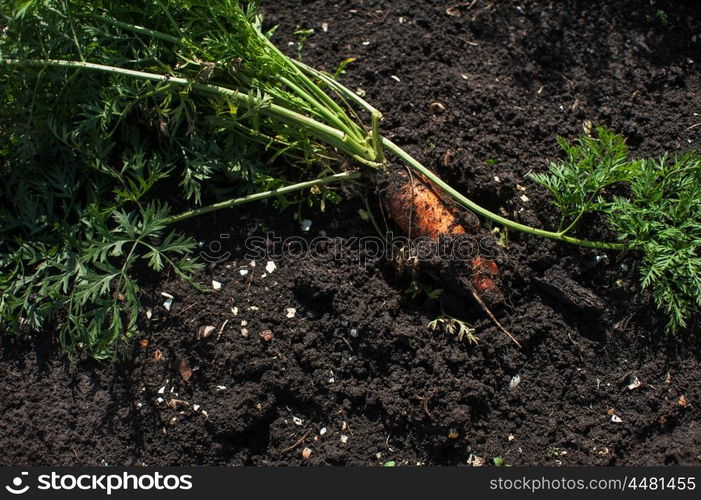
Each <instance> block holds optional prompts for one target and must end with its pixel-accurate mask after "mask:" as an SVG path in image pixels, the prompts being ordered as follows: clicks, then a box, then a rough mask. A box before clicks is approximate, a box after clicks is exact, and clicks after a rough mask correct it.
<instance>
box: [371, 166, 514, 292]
mask: <svg viewBox="0 0 701 500" xmlns="http://www.w3.org/2000/svg"><path fill="white" fill-rule="evenodd" d="M378 186H379V191H378V192H379V196H380V199H381V202H382V204H383V206H384V207H385V209H386V213H387V217H388V219H389V220H390V221H391V222H392V223H393V224H394V225H395V226H396V227H397V228H398V229H399V230H401V231H402V233H404V235H406V236H407V237H408V238H409V239H410V240H411V241H417V240H419V239H422V240H432V241H435V242H439V241H443V243H447V244H442V245H440V244H439V245H438V246H437V248H439V252H438V255H439V261H440V267H441V272H440V275H441V280H443V279H446V280H447V283H448V284H449V285H450V284H451V283H452V284H453V286H452V288H458V289H460V288H462V289H463V290H462V292H465V291H466V290H465V288H468V289H472V291H474V292H475V293H477V294H478V295H479V296H480V297H481V298H482V299H483V300H485V302H486V303H488V304H490V305H492V304H498V303H499V302H500V301H501V299H502V297H503V294H502V291H501V289H500V285H499V276H500V271H499V266H498V265H497V263H496V262H495V261H494V260H493V259H494V257H495V255H494V252H493V250H494V248H495V245H493V244H492V243H493V241H494V238H493V237H492V236H491V235H490V234H488V233H487V232H486V231H484V229H483V228H482V227H481V226H480V223H479V219H478V218H477V216H476V215H474V214H473V213H471V212H469V211H467V210H457V209H456V208H455V207H454V206H453V205H451V204H450V203H449V202H447V201H446V200H445V199H444V198H443V197H441V195H440V192H439V190H438V189H437V188H436V187H435V186H433V184H432V183H431V182H430V181H429V180H427V179H425V178H424V177H422V176H419V175H416V174H414V173H411V172H409V171H407V170H406V169H402V168H396V169H391V171H390V172H388V173H387V175H386V178H384V179H382V180H381V181H380V182H379V183H378ZM485 243H487V244H486V245H485ZM435 264H436V261H435V259H434V261H433V265H428V266H426V267H427V268H429V269H430V268H435ZM466 274H467V275H469V280H468V281H467V282H466V281H465V280H464V279H461V277H464V276H465V275H466Z"/></svg>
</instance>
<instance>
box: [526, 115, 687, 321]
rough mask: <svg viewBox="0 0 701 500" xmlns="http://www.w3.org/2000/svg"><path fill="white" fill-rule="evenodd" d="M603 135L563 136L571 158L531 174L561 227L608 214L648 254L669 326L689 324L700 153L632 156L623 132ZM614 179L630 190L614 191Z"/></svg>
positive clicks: (646, 265) (622, 235)
mask: <svg viewBox="0 0 701 500" xmlns="http://www.w3.org/2000/svg"><path fill="white" fill-rule="evenodd" d="M596 134H597V136H596V137H589V136H586V135H583V136H581V137H579V138H578V139H577V141H576V142H575V143H574V144H570V143H568V142H567V141H566V140H564V139H562V138H560V139H559V143H560V145H561V146H562V148H563V149H564V151H565V154H566V159H565V160H564V161H558V162H553V163H551V164H550V166H549V172H547V173H541V174H532V175H531V178H532V179H533V180H534V181H536V182H537V183H539V184H542V185H543V186H545V187H546V188H548V190H549V191H550V192H551V193H552V194H553V204H554V205H555V206H557V208H558V209H559V210H560V212H561V215H562V222H561V231H562V232H568V231H570V230H572V229H573V228H574V227H575V226H576V225H577V223H578V222H579V221H580V219H581V217H582V216H583V215H584V214H587V213H594V212H598V213H601V214H602V215H604V217H605V219H606V221H607V222H608V224H609V225H610V227H611V228H612V229H613V230H614V231H615V232H616V235H617V238H618V240H619V241H621V242H622V243H624V244H625V246H626V248H628V249H632V250H636V251H639V252H641V254H642V262H641V267H640V279H641V283H642V286H643V287H644V288H649V289H650V290H651V292H652V295H653V298H654V300H655V302H656V304H657V306H658V307H659V308H660V309H662V310H664V311H665V312H666V313H667V314H668V317H669V321H668V323H667V330H668V331H670V332H674V331H676V330H678V329H679V328H684V327H686V326H687V322H688V320H689V318H690V317H691V316H692V314H694V313H695V312H697V311H698V308H699V307H700V306H701V154H699V153H697V152H689V153H687V154H680V155H677V156H675V157H673V158H670V157H669V156H668V155H664V156H662V157H661V158H660V159H658V160H651V159H643V160H631V159H630V158H629V157H628V149H627V147H626V145H625V141H624V139H623V137H622V136H620V135H616V134H614V133H612V132H611V131H609V130H607V129H605V128H602V127H600V128H598V129H597V131H596ZM614 184H618V190H619V191H623V192H626V193H627V194H626V195H615V196H614V195H611V194H610V193H608V192H607V191H606V188H607V187H610V186H612V185H614ZM565 225H567V226H566V227H565V228H564V229H562V227H564V226H565Z"/></svg>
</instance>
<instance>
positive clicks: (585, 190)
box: [530, 127, 638, 232]
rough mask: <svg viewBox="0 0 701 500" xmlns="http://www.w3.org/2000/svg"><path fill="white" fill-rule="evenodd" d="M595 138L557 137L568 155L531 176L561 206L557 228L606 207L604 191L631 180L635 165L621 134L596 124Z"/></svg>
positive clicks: (635, 169) (636, 165)
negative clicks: (560, 219) (630, 158)
mask: <svg viewBox="0 0 701 500" xmlns="http://www.w3.org/2000/svg"><path fill="white" fill-rule="evenodd" d="M596 133H597V137H589V136H586V135H583V136H580V137H579V138H578V139H577V141H576V142H575V143H574V144H570V143H569V142H567V140H566V139H564V138H562V137H558V138H557V142H558V144H559V145H560V147H561V148H562V149H563V150H564V151H565V154H566V156H567V158H566V160H565V161H561V162H552V163H550V165H549V166H548V173H534V174H531V175H530V177H531V179H533V180H534V181H535V182H537V183H538V184H542V185H543V186H545V187H546V188H548V190H549V191H550V192H551V193H552V195H553V203H554V204H555V206H557V207H558V208H559V209H560V213H561V214H562V221H561V223H560V230H562V229H563V226H564V224H565V223H566V222H567V221H568V219H569V222H570V223H571V224H570V227H569V228H567V229H565V230H564V231H563V232H567V230H568V229H570V228H571V227H572V226H573V225H574V224H575V223H576V222H577V221H578V220H579V218H580V217H581V216H582V215H583V214H584V213H586V212H593V211H600V210H601V209H602V208H604V207H605V206H606V203H607V202H606V200H605V198H604V196H603V191H604V189H605V188H606V187H608V186H610V185H611V184H615V183H617V182H623V181H627V180H630V179H631V178H632V176H634V175H635V173H636V172H637V170H638V164H637V163H636V162H631V161H629V160H628V147H627V146H626V144H625V140H624V139H623V137H622V136H620V135H617V134H614V133H613V132H611V131H610V130H608V129H606V128H604V127H597V129H596Z"/></svg>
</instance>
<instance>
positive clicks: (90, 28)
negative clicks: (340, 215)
mask: <svg viewBox="0 0 701 500" xmlns="http://www.w3.org/2000/svg"><path fill="white" fill-rule="evenodd" d="M17 5H18V7H17V8H16V9H15V10H14V11H12V10H10V9H8V8H6V7H3V8H2V9H1V10H0V27H2V29H0V175H2V178H3V181H4V182H3V183H2V185H1V186H0V290H2V292H1V293H0V322H2V328H3V329H9V330H13V331H19V330H27V329H31V330H36V329H39V328H44V327H50V326H51V327H53V326H54V325H55V326H56V327H57V328H58V330H59V331H60V338H61V340H62V342H63V344H64V345H65V346H66V348H67V349H68V350H69V352H74V351H76V350H78V349H81V350H83V351H85V352H87V353H89V354H91V355H93V356H95V357H98V358H108V357H112V356H114V355H115V354H116V353H118V352H119V351H121V350H123V348H124V347H125V346H126V345H127V344H126V343H125V341H126V340H128V339H129V338H130V337H131V336H132V335H133V334H134V332H135V331H136V329H137V327H138V324H137V323H138V319H139V310H140V301H139V281H138V279H137V277H138V276H141V275H144V274H148V273H150V272H155V273H164V272H174V273H176V274H177V275H180V276H182V277H183V278H185V279H187V280H192V276H193V273H195V272H196V271H197V270H198V269H199V268H200V264H197V263H196V262H195V261H194V260H193V259H192V254H193V251H194V248H195V246H194V245H193V242H192V241H191V240H190V239H187V238H185V237H183V236H180V235H178V234H176V233H174V232H169V231H167V230H166V229H165V226H166V223H167V220H168V218H169V217H170V213H169V212H170V210H169V208H168V204H167V202H169V201H171V200H173V201H174V203H175V204H177V205H178V206H179V207H183V206H185V208H193V207H197V206H199V205H202V204H203V203H205V202H207V203H211V202H212V201H217V200H220V199H224V198H232V197H237V196H245V195H248V194H251V193H256V192H260V191H266V190H272V189H276V188H279V187H283V186H287V185H290V184H293V183H296V182H299V181H300V180H308V179H310V178H311V179H314V178H318V177H320V176H322V175H326V174H328V173H329V172H332V173H333V170H331V165H333V160H334V159H335V156H336V153H335V150H334V149H333V148H331V147H329V146H328V145H327V143H326V142H325V141H323V140H319V139H318V136H316V135H314V130H312V129H310V128H308V127H305V123H301V122H302V121H303V118H304V117H311V118H314V119H317V120H319V121H320V122H322V123H324V124H325V125H326V126H327V127H329V128H330V127H331V126H335V127H338V128H339V129H341V130H342V131H343V132H345V133H346V134H347V135H348V137H349V139H348V140H347V141H345V142H343V143H341V141H338V142H339V144H338V147H339V148H340V149H341V150H343V148H345V151H346V152H348V153H349V154H351V155H353V154H358V155H361V156H363V155H365V156H367V158H368V161H371V160H372V151H373V150H372V147H371V146H369V145H367V144H366V139H367V138H366V135H367V134H366V133H365V131H364V130H363V129H362V128H361V127H360V126H358V125H356V124H355V123H354V122H353V120H352V119H351V118H349V117H348V116H347V115H345V113H344V112H343V111H342V110H341V108H340V107H338V105H335V104H333V105H332V104H331V103H329V102H328V101H331V102H333V101H332V100H331V99H330V98H329V97H328V96H326V94H324V93H323V92H322V91H321V90H320V89H319V87H318V86H317V85H316V84H315V83H313V82H312V81H311V80H310V79H309V78H308V77H306V76H305V75H303V74H302V73H301V71H300V70H299V68H298V67H297V66H296V65H295V64H294V63H293V62H292V61H291V60H290V59H289V58H286V57H285V56H283V55H282V54H281V53H280V52H279V51H278V50H277V49H276V48H275V47H274V46H273V45H272V44H271V43H270V42H269V41H268V38H267V34H265V33H263V32H261V31H260V16H259V15H258V13H257V11H256V6H255V2H245V1H235V0H224V1H213V0H191V1H189V2H180V1H175V0H148V1H144V2H134V1H127V2H116V1H111V0H99V1H96V2H79V1H74V0H41V1H31V0H30V1H26V2H20V3H19V4H17ZM142 26H146V28H142ZM47 60H63V61H68V62H70V63H72V64H74V66H72V67H66V66H61V67H56V66H54V65H51V64H47ZM37 61H44V63H41V64H38V63H37ZM83 62H87V63H94V64H100V65H103V66H107V67H109V68H111V69H110V71H88V70H85V69H81V68H80V67H79V66H78V65H79V64H81V63H83ZM122 69H128V70H135V71H141V72H146V73H150V74H156V75H163V76H166V77H167V78H164V79H163V80H162V81H158V80H154V79H147V78H136V77H134V76H130V75H126V74H123V73H122V72H120V71H121V70H122ZM170 77H179V78H181V79H184V80H186V84H182V83H178V82H176V81H175V80H169V79H170ZM207 85H210V86H216V88H221V89H222V91H221V92H219V91H211V90H203V89H205V87H206V86H207ZM322 94H323V96H322ZM273 105H276V106H280V107H284V110H283V112H281V113H282V114H281V115H274V116H271V115H270V113H268V111H269V110H270V109H271V107H272V106H273ZM334 106H335V107H334ZM286 110H289V112H294V113H298V114H299V116H301V117H302V118H300V119H299V120H297V121H295V120H283V119H281V116H290V115H289V113H288V112H287V111H286ZM285 113H287V114H285ZM295 116H296V115H295ZM339 134H340V135H342V132H339ZM323 139H326V137H323ZM367 141H368V142H369V139H367ZM279 157H284V158H285V160H286V161H285V162H281V161H276V160H277V159H278V158H279ZM338 198H339V196H338V194H337V193H336V192H335V191H333V189H332V188H329V187H326V186H324V187H320V188H319V189H318V190H317V192H316V194H314V193H312V194H309V193H307V194H303V195H298V196H293V195H286V196H279V197H278V198H277V200H276V202H277V203H278V206H280V207H281V208H284V207H286V206H289V205H292V204H300V203H305V204H314V203H319V204H322V205H323V204H324V203H326V202H337V201H338Z"/></svg>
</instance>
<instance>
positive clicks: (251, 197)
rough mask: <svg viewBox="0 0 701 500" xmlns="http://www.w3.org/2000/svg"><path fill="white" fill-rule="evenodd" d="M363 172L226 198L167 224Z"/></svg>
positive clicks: (180, 216)
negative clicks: (230, 198)
mask: <svg viewBox="0 0 701 500" xmlns="http://www.w3.org/2000/svg"><path fill="white" fill-rule="evenodd" d="M362 175H363V174H362V173H361V172H359V171H357V170H350V171H348V172H341V173H339V174H334V175H328V176H326V177H321V178H319V179H314V180H312V181H306V182H300V183H297V184H291V185H289V186H285V187H281V188H277V189H271V190H270V191H263V192H260V193H254V194H250V195H248V196H243V197H241V198H234V199H232V200H226V201H222V202H219V203H214V204H212V205H207V206H205V207H202V208H196V209H193V210H188V211H187V212H183V213H181V214H178V215H173V216H171V217H168V218H167V219H166V221H165V222H166V224H173V223H174V222H180V221H183V220H186V219H190V218H192V217H197V216H199V215H203V214H207V213H210V212H214V211H216V210H222V209H225V208H231V207H235V206H237V205H243V204H244V203H250V202H252V201H259V200H264V199H266V198H272V197H274V196H280V195H283V194H288V193H294V192H295V191H301V190H303V189H307V188H311V187H314V186H320V185H323V184H330V183H333V182H345V181H350V180H353V179H358V178H359V177H361V176H362Z"/></svg>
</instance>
